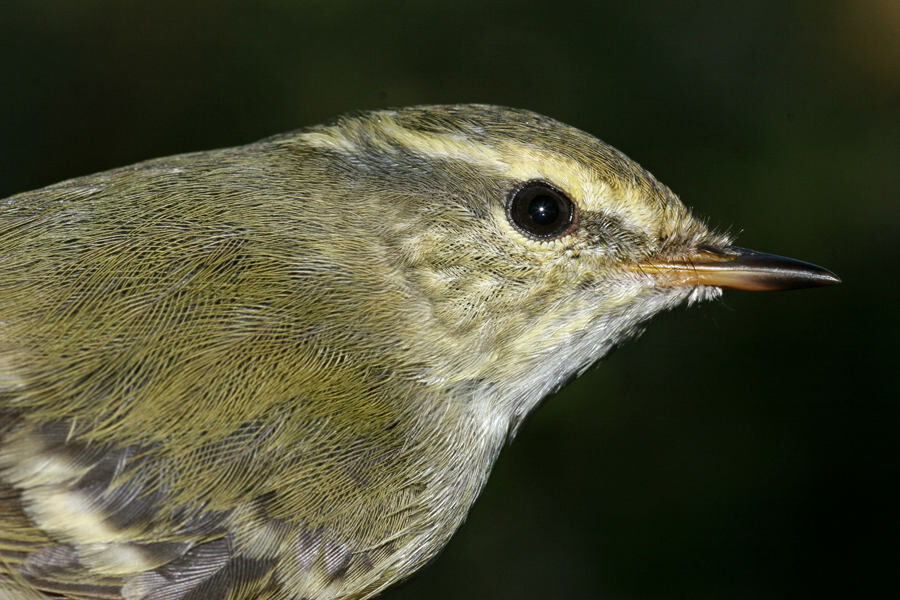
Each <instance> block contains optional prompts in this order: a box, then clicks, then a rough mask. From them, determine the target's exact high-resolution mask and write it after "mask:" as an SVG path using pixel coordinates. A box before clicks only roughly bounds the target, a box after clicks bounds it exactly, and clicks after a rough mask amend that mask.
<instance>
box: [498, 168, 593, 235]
mask: <svg viewBox="0 0 900 600" xmlns="http://www.w3.org/2000/svg"><path fill="white" fill-rule="evenodd" d="M507 213H508V214H509V220H510V221H511V222H512V224H513V225H515V226H516V228H517V229H519V231H521V232H522V233H524V234H525V235H527V236H529V237H532V238H536V239H540V240H546V239H551V238H557V237H560V236H562V235H565V234H568V233H571V232H573V231H575V228H576V227H577V226H578V213H577V210H576V208H575V203H574V202H572V201H571V200H570V199H569V197H568V196H566V195H565V194H564V193H562V192H561V191H560V190H558V189H556V188H555V187H553V186H552V185H550V184H549V183H545V182H543V181H529V182H528V183H526V184H524V185H523V186H522V187H520V188H518V189H516V190H515V191H514V192H513V194H512V196H511V197H510V200H509V206H508V208H507Z"/></svg>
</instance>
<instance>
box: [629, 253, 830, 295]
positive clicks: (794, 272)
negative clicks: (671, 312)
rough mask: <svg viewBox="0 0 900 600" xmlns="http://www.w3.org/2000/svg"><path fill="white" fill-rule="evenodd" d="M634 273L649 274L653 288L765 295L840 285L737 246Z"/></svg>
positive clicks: (819, 272) (816, 270) (804, 265)
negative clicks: (708, 288)
mask: <svg viewBox="0 0 900 600" xmlns="http://www.w3.org/2000/svg"><path fill="white" fill-rule="evenodd" d="M638 269H639V270H640V271H641V272H643V273H650V274H653V275H654V277H655V278H656V279H657V285H661V286H666V287H669V286H694V285H709V286H716V287H721V288H729V289H733V290H748V291H751V292H768V291H774V290H796V289H801V288H808V287H818V286H823V285H834V284H836V283H840V282H841V280H840V278H839V277H838V276H837V275H835V274H834V273H832V272H831V271H829V270H828V269H824V268H822V267H819V266H816V265H814V264H810V263H808V262H803V261H800V260H794V259H793V258H786V257H784V256H776V255H774V254H765V253H763V252H757V251H755V250H748V249H746V248H738V247H737V246H728V247H726V248H723V249H722V250H718V249H711V248H704V249H702V250H698V251H696V252H695V253H694V254H693V255H692V256H690V257H688V258H685V259H678V260H673V261H662V262H653V261H651V262H648V263H644V264H640V265H638Z"/></svg>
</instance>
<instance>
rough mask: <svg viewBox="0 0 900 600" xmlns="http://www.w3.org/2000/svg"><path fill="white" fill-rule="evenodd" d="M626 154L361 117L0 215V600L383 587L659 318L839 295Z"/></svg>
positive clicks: (461, 108) (583, 140) (505, 127)
mask: <svg viewBox="0 0 900 600" xmlns="http://www.w3.org/2000/svg"><path fill="white" fill-rule="evenodd" d="M838 281H839V280H838V278H837V277H836V276H835V275H834V274H832V273H831V272H829V271H827V270H825V269H823V268H821V267H817V266H814V265H811V264H808V263H803V262H799V261H795V260H791V259H787V258H781V257H777V256H772V255H768V254H761V253H757V252H753V251H749V250H744V249H741V248H738V247H735V246H733V245H732V239H731V237H730V236H728V235H724V234H721V233H716V232H714V231H711V230H710V229H709V228H707V227H706V226H705V225H704V224H703V223H702V222H701V221H700V220H698V219H697V218H695V217H694V216H692V214H691V212H690V211H689V210H688V209H687V208H686V207H685V206H684V205H683V204H682V203H681V202H680V201H679V200H678V198H677V197H676V196H675V195H674V194H673V193H672V192H671V191H669V189H668V188H666V187H665V186H664V185H662V184H661V183H659V182H658V181H656V179H654V178H653V177H652V176H651V175H650V174H649V173H648V172H647V171H645V170H643V169H642V168H641V167H640V166H638V165H637V164H635V163H634V162H632V161H631V160H630V159H628V158H627V157H626V156H624V155H623V154H622V153H620V152H619V151H617V150H615V149H613V148H611V147H610V146H608V145H606V144H604V143H603V142H601V141H599V140H597V139H595V138H594V137H592V136H590V135H588V134H586V133H583V132H581V131H579V130H577V129H575V128H573V127H569V126H567V125H564V124H562V123H559V122H557V121H554V120H552V119H550V118H547V117H544V116H541V115H538V114H535V113H532V112H528V111H524V110H515V109H509V108H500V107H496V106H488V105H455V106H420V107H412V108H404V109H397V110H380V111H374V112H361V113H356V114H350V115H346V116H343V117H340V118H338V119H336V120H334V121H332V122H330V123H326V124H324V125H319V126H314V127H310V128H307V129H302V130H299V131H295V132H292V133H287V134H283V135H277V136H274V137H270V138H268V139H264V140H262V141H260V142H257V143H253V144H249V145H246V146H241V147H237V148H229V149H223V150H215V151H211V152H199V153H194V154H184V155H180V156H173V157H169V158H160V159H156V160H151V161H148V162H143V163H140V164H136V165H132V166H128V167H124V168H119V169H115V170H112V171H108V172H105V173H100V174H96V175H90V176H87V177H81V178H78V179H72V180H69V181H65V182H62V183H59V184H56V185H52V186H49V187H46V188H43V189H40V190H36V191H32V192H26V193H23V194H19V195H16V196H12V197H10V198H7V199H5V200H3V201H2V203H0V597H2V598H11V599H24V598H32V599H46V598H67V599H80V600H87V599H113V598H115V599H127V600H156V599H164V600H196V599H204V598H211V599H229V600H249V599H256V600H259V599H266V600H276V599H277V600H301V599H305V600H326V599H339V598H341V599H348V598H370V597H372V596H374V595H376V594H377V593H379V592H380V591H382V590H384V589H385V588H386V587H388V586H389V585H391V584H392V583H394V582H396V581H397V580H399V579H402V578H404V577H406V576H408V575H409V574H411V573H412V572H413V571H415V570H416V569H418V568H419V567H420V566H422V565H423V564H424V563H425V562H426V561H428V560H429V559H431V558H432V557H434V556H435V554H436V553H437V552H438V551H439V550H440V549H441V548H442V547H443V546H444V545H445V544H446V543H447V541H448V540H449V539H450V537H451V535H452V534H453V533H454V531H455V530H456V529H457V528H458V527H459V526H460V524H461V523H462V522H463V520H464V518H465V516H466V513H467V511H468V510H469V508H470V506H471V505H472V503H473V502H474V501H475V499H476V497H477V496H478V494H479V492H480V491H481V489H482V488H483V487H484V485H485V482H486V480H487V478H488V474H489V473H490V470H491V467H492V465H493V463H494V461H495V459H496V458H497V455H498V453H499V452H500V450H501V448H502V447H503V445H504V444H505V442H506V441H507V440H509V439H510V438H512V437H513V435H514V434H515V432H516V430H517V428H518V427H519V425H520V424H521V423H522V420H523V419H524V418H525V417H526V416H527V415H528V414H529V413H530V412H531V411H532V410H533V409H534V408H535V406H537V405H538V403H539V402H540V401H541V400H542V399H544V398H545V397H546V396H548V395H549V394H551V393H553V392H554V391H556V390H557V389H558V388H560V386H562V385H563V384H564V383H565V382H567V381H569V380H571V379H572V378H573V377H575V376H578V375H579V374H581V373H582V372H584V371H585V369H587V368H588V367H590V366H591V365H592V364H593V363H595V362H596V361H597V360H598V359H600V358H601V357H602V356H603V355H604V354H605V353H606V352H607V351H608V350H609V349H610V348H612V347H613V346H615V345H617V344H620V343H621V342H623V340H625V339H627V338H629V337H631V336H633V335H634V334H635V333H637V332H638V331H639V329H640V327H641V326H642V324H643V323H644V322H645V321H646V320H647V319H648V318H649V317H651V316H652V315H654V314H655V313H658V312H660V311H662V310H665V309H670V308H672V307H675V306H677V305H679V304H682V303H685V302H687V303H692V302H697V301H700V300H709V299H712V298H716V297H717V296H719V295H720V293H721V291H722V289H723V288H737V289H748V290H768V289H788V288H797V287H808V286H818V285H827V284H832V283H836V282H838Z"/></svg>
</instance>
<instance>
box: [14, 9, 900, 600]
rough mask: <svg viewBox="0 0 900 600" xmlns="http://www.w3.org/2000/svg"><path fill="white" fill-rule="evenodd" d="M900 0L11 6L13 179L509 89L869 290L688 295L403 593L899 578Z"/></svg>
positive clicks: (861, 584)
mask: <svg viewBox="0 0 900 600" xmlns="http://www.w3.org/2000/svg"><path fill="white" fill-rule="evenodd" d="M898 31H900V4H898V3H897V2H896V1H895V0H859V1H850V0H847V1H843V2H824V1H808V2H797V3H789V2H780V1H779V2H776V1H772V2H721V1H720V0H707V1H697V2H671V3H668V2H608V3H604V2H594V3H584V4H575V3H567V2H559V1H557V2H548V3H544V4H537V3H535V4H527V3H523V2H503V3H490V2H485V1H468V0H466V1H457V2H456V3H455V7H454V8H441V7H439V6H438V5H437V4H434V5H429V4H426V3H423V2H419V3H413V2H405V3H403V2H384V1H379V2H367V3H363V2H349V1H343V2H342V1H318V2H287V1H281V2H276V1H264V2H246V3H237V2H223V1H221V0H218V1H215V2H213V1H207V2H185V1H180V2H161V1H154V2H144V3H137V2H134V3H131V2H99V1H78V2H76V1H70V2H60V1H55V2H30V3H26V2H19V1H9V0H7V1H6V2H3V4H2V7H0V89H2V91H0V114H2V117H0V132H2V146H0V197H3V196H6V195H8V194H12V193H14V192H19V191H23V190H26V189H30V188H34V187H39V186H42V185H45V184H49V183H52V182H54V181H57V180H60V179H64V178H68V177H72V176H76V175H82V174H86V173H89V172H94V171H99V170H102V169H106V168H110V167H114V166H119V165H123V164H127V163H130V162H134V161H137V160H140V159H145V158H150V157H154V156H158V155H163V154H169V153H176V152H183V151H189V150H199V149H208V148H212V147H217V146H226V145H235V144H239V143H243V142H249V141H252V140H254V139H257V138H260V137H263V136H266V135H268V134H271V133H275V132H279V131H283V130H288V129H293V128H297V127H300V126H303V125H308V124H312V123H316V122H319V121H322V120H324V119H326V118H328V117H331V116H334V115H336V114H339V113H341V112H344V111H346V110H350V109H358V108H374V107H381V106H398V105H407V104H416V103H434V102H442V103H446V102H464V101H477V102H490V103H497V104H506V105H512V106H518V107H525V108H531V109H534V110H537V111H539V112H543V113H545V114H548V115H551V116H553V117H556V118H558V119H560V120H562V121H565V122H568V123H571V124H573V125H576V126H578V127H580V128H582V129H585V130H587V131H589V132H592V133H594V134H596V135H598V136H599V137H601V138H603V139H604V140H606V141H607V142H609V143H611V144H613V145H614V146H616V147H618V148H619V149H621V150H623V151H625V152H626V153H627V154H629V155H630V156H632V157H633V158H635V159H637V160H638V161H639V162H641V163H642V164H643V165H644V166H646V167H647V168H649V169H650V170H651V171H652V172H653V173H654V174H656V175H657V177H659V178H660V179H661V180H662V181H664V182H665V183H667V184H668V185H669V186H670V187H672V188H673V189H674V190H675V191H676V192H677V193H679V194H680V195H681V197H682V198H683V199H684V200H685V202H686V203H688V204H689V205H692V206H694V207H695V208H696V209H697V211H698V213H700V214H702V215H706V216H708V218H709V220H710V222H711V223H712V224H714V225H716V226H718V227H721V228H727V229H731V230H733V231H735V232H739V233H740V236H739V242H740V243H741V245H745V246H749V247H753V248H758V249H760V250H767V251H771V252H775V253H780V254H787V255H792V256H796V257H798V258H803V259H808V260H811V261H813V262H816V263H820V264H823V265H826V266H828V267H830V268H832V269H833V270H834V271H835V272H837V273H838V274H839V275H841V276H842V277H843V279H844V283H843V285H841V286H839V287H837V288H832V289H822V290H813V291H802V292H792V293H783V294H768V295H758V294H748V293H739V292H729V293H728V294H727V295H726V296H725V298H724V300H723V301H720V302H716V303H713V304H710V305H706V306H703V307H701V308H699V309H692V310H689V311H688V310H684V311H679V312H677V313H673V314H667V315H664V316H662V317H661V318H659V319H657V321H656V322H655V323H654V324H653V325H652V326H651V327H650V329H649V330H648V332H647V333H646V334H645V335H644V336H643V337H642V338H641V339H640V340H638V341H636V342H633V343H631V344H629V345H628V346H626V347H625V348H623V349H622V350H620V351H619V352H617V353H616V354H614V355H613V356H611V357H609V358H608V359H607V360H606V361H604V363H603V364H601V365H600V366H599V368H596V369H594V370H592V371H591V372H590V373H589V374H588V375H586V376H585V377H583V378H581V379H580V380H578V381H577V382H575V383H574V384H572V385H570V386H569V387H568V388H567V389H566V390H565V391H564V392H563V393H561V394H559V395H558V396H556V397H554V398H551V399H550V400H548V402H546V403H545V404H544V406H543V407H542V408H541V409H540V410H538V411H537V413H536V414H535V415H533V417H532V418H531V419H530V420H529V422H528V423H527V424H526V425H525V427H524V428H523V430H522V431H521V433H520V434H519V437H518V439H517V440H516V442H515V443H514V444H513V445H512V446H511V447H510V448H509V449H508V450H507V451H506V452H505V453H504V454H503V456H502V457H501V459H500V461H499V463H498V464H497V467H496V470H495V473H494V476H493V478H492V480H491V482H490V484H489V485H488V487H487V490H486V491H485V493H484V495H483V496H482V498H481V499H480V500H479V502H478V503H477V504H476V506H475V508H474V510H473V511H472V513H471V515H470V518H469V520H468V522H467V523H466V525H465V526H464V527H463V528H462V530H461V531H460V532H459V534H458V535H457V536H456V538H454V540H453V542H452V543H451V544H450V546H449V548H448V549H447V550H446V552H444V554H443V555H442V556H441V557H440V558H439V560H438V561H437V562H436V563H435V564H433V565H432V566H430V567H429V568H428V569H426V570H425V571H423V572H422V573H420V574H419V575H418V576H416V577H415V578H413V579H412V580H411V581H409V582H408V583H406V584H404V585H403V586H402V587H400V588H398V589H395V590H393V591H392V592H389V593H388V594H387V595H386V598H389V599H394V600H402V599H412V598H431V599H439V598H467V597H479V598H499V599H506V598H508V599H530V598H535V599H537V598H607V599H648V600H649V599H664V598H691V599H694V598H802V597H823V596H831V597H841V596H844V597H867V595H868V594H874V593H876V592H880V591H882V590H883V587H884V586H886V585H889V586H891V587H892V588H893V587H895V586H896V584H895V579H896V573H897V569H898V557H900V552H898V549H897V548H898V546H897V543H898V534H900V528H898V518H897V515H896V512H895V511H896V507H897V499H898V497H897V494H896V490H895V489H894V486H895V481H896V479H897V475H898V468H897V460H898V446H900V445H898V441H897V429H898V408H897V406H898V402H897V400H898V399H897V396H898V376H897V351H896V338H897V334H898V333H900V328H898V319H897V306H898V304H897V301H898V292H897V283H898V276H897V275H898V268H897V265H898V264H900V252H898V248H900V243H898V241H897V236H898V234H900V210H898V207H897V199H898V198H897V194H898V189H900V185H898V183H900V177H898V165H900V135H898V134H900V111H898V107H900V44H898Z"/></svg>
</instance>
